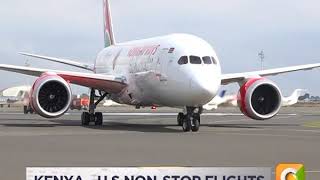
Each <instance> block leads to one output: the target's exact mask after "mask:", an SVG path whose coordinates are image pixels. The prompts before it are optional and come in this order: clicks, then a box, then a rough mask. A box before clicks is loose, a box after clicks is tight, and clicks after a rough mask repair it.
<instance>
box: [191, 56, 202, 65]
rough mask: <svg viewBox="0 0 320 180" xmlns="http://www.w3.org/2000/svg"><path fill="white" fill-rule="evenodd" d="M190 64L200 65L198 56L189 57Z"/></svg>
mask: <svg viewBox="0 0 320 180" xmlns="http://www.w3.org/2000/svg"><path fill="white" fill-rule="evenodd" d="M190 63H191V64H201V58H200V57H198V56H190Z"/></svg>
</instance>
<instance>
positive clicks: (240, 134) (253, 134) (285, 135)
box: [216, 132, 314, 138]
mask: <svg viewBox="0 0 320 180" xmlns="http://www.w3.org/2000/svg"><path fill="white" fill-rule="evenodd" d="M216 134H220V135H237V136H264V137H295V138H314V136H295V135H287V134H256V133H252V134H249V133H234V132H231V133H223V132H219V133H216Z"/></svg>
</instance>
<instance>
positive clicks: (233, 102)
mask: <svg viewBox="0 0 320 180" xmlns="http://www.w3.org/2000/svg"><path fill="white" fill-rule="evenodd" d="M306 92H307V90H305V89H296V90H294V91H293V93H292V94H291V95H290V96H288V97H282V98H281V99H282V102H281V106H283V107H284V106H292V105H294V104H296V103H297V102H298V99H299V97H300V96H303V95H304V94H305V93H306ZM222 104H227V105H230V106H238V94H231V95H226V90H223V91H221V93H220V95H217V96H215V97H214V98H213V99H212V100H211V101H210V102H209V103H207V104H205V105H203V109H205V110H209V111H210V110H213V109H218V107H219V105H222Z"/></svg>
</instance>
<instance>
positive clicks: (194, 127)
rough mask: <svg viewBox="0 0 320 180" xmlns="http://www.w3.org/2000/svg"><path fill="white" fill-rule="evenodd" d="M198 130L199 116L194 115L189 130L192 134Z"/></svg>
mask: <svg viewBox="0 0 320 180" xmlns="http://www.w3.org/2000/svg"><path fill="white" fill-rule="evenodd" d="M199 128H200V115H199V114H194V115H193V119H192V126H191V130H192V131H193V132H197V131H199Z"/></svg>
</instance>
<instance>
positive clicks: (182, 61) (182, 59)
mask: <svg viewBox="0 0 320 180" xmlns="http://www.w3.org/2000/svg"><path fill="white" fill-rule="evenodd" d="M178 64H180V65H182V64H188V57H187V56H182V57H181V58H180V59H179V61H178Z"/></svg>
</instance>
